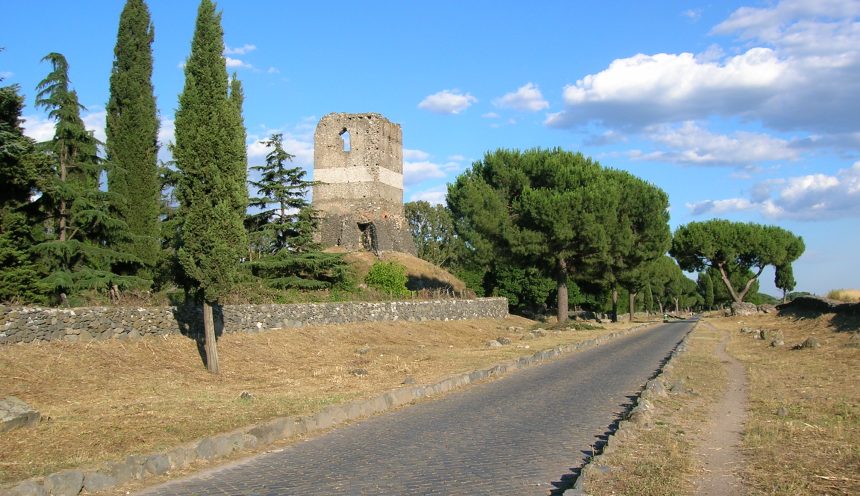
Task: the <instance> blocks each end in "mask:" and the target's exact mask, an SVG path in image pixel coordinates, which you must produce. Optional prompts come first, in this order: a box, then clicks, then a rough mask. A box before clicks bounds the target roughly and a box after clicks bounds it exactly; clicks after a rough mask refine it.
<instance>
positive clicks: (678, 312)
mask: <svg viewBox="0 0 860 496" xmlns="http://www.w3.org/2000/svg"><path fill="white" fill-rule="evenodd" d="M672 299H673V300H675V315H680V314H681V308H680V307H679V306H678V298H672Z"/></svg>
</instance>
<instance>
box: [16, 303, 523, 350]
mask: <svg viewBox="0 0 860 496" xmlns="http://www.w3.org/2000/svg"><path fill="white" fill-rule="evenodd" d="M507 315H508V301H507V299H506V298H475V299H469V300H458V299H447V300H412V301H387V302H343V303H297V304H288V305H225V306H223V307H216V308H215V332H216V334H219V335H220V334H221V333H223V332H258V331H262V330H266V329H283V328H295V327H302V326H307V325H325V324H347V323H352V322H378V321H396V320H406V321H432V320H443V321H447V320H466V319H501V318H505V317H507ZM202 325H203V313H202V309H201V307H199V306H196V305H185V306H178V307H138V308H134V307H82V308H68V309H67V308H38V307H6V306H0V344H9V343H22V342H24V343H27V342H33V341H58V340H64V341H71V342H77V341H92V340H105V339H135V338H138V337H141V336H147V335H163V334H176V333H181V334H183V335H186V336H189V337H192V338H196V337H200V336H202V334H203V328H202Z"/></svg>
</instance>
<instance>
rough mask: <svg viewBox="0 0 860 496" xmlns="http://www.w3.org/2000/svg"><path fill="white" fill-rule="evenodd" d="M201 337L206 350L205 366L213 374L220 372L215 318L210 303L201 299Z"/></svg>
mask: <svg viewBox="0 0 860 496" xmlns="http://www.w3.org/2000/svg"><path fill="white" fill-rule="evenodd" d="M203 337H204V339H205V341H204V349H205V350H206V368H207V369H208V370H209V372H211V373H213V374H220V373H221V367H220V365H219V364H218V343H217V342H216V341H215V319H214V318H213V316H212V304H211V303H209V302H208V301H206V300H203Z"/></svg>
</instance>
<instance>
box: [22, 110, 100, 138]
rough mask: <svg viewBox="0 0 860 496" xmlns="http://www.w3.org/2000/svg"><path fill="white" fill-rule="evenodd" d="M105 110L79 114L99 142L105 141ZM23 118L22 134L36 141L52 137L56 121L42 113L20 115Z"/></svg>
mask: <svg viewBox="0 0 860 496" xmlns="http://www.w3.org/2000/svg"><path fill="white" fill-rule="evenodd" d="M106 116H107V112H106V111H105V110H104V109H102V110H95V111H92V112H84V113H83V114H81V120H82V121H84V127H85V128H87V130H89V131H92V132H93V135H94V136H95V137H96V139H98V140H99V141H101V142H104V141H105V118H106ZM22 119H23V120H24V123H23V127H24V135H26V136H29V137H31V138H33V139H34V140H36V141H37V142H43V141H50V140H52V139H53V138H54V130H55V126H56V121H54V120H53V119H49V118H48V117H46V116H43V115H37V114H31V115H25V116H22Z"/></svg>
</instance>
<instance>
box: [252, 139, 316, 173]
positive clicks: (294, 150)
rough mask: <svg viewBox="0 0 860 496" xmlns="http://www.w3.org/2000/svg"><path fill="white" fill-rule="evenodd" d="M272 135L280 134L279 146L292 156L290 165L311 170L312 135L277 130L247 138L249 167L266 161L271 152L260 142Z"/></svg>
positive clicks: (312, 158) (312, 161) (312, 157)
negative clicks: (281, 135)
mask: <svg viewBox="0 0 860 496" xmlns="http://www.w3.org/2000/svg"><path fill="white" fill-rule="evenodd" d="M273 133H281V134H283V137H282V139H281V145H282V146H283V147H284V150H285V151H286V152H287V153H289V154H290V155H294V158H293V160H292V162H291V163H292V164H293V165H294V166H301V167H305V168H307V169H311V168H312V166H313V163H314V142H313V135H307V134H305V133H293V132H288V131H283V130H278V129H267V130H265V132H263V133H260V134H254V135H249V136H248V142H249V145H248V163H249V164H251V165H262V164H263V163H265V161H266V155H268V153H269V152H270V151H271V149H270V148H268V147H266V145H264V144H263V143H262V142H263V141H266V140H268V139H269V138H270V137H271V136H272V134H273Z"/></svg>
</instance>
